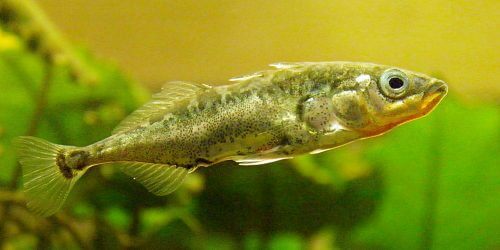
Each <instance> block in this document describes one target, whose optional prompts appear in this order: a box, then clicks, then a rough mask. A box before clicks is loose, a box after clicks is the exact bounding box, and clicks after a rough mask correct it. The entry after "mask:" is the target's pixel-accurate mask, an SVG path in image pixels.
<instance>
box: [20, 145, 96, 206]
mask: <svg viewBox="0 0 500 250" xmlns="http://www.w3.org/2000/svg"><path fill="white" fill-rule="evenodd" d="M14 146H15V147H16V149H17V153H18V156H19V162H20V163H21V166H22V172H23V178H22V179H23V190H24V194H25V196H26V199H27V206H28V208H29V209H30V210H32V211H33V212H34V213H36V214H39V215H42V216H49V215H52V214H54V213H56V212H57V211H58V210H59V209H60V208H61V206H62V205H63V203H64V201H65V200H66V197H67V196H68V193H69V192H70V190H71V188H72V187H73V185H74V184H75V183H76V181H77V180H78V179H79V178H80V177H81V176H82V175H83V174H84V173H85V170H86V169H87V168H84V166H83V165H82V163H83V162H84V160H85V159H83V160H82V158H84V157H82V156H88V154H82V152H85V151H83V150H79V149H78V148H76V147H71V146H63V145H57V144H53V143H50V142H48V141H45V140H42V139H39V138H35V137H29V136H21V137H18V138H16V139H15V140H14ZM75 149H76V150H75ZM75 153H76V154H75ZM75 156H76V157H75ZM69 165H72V166H69ZM79 165H80V166H79Z"/></svg>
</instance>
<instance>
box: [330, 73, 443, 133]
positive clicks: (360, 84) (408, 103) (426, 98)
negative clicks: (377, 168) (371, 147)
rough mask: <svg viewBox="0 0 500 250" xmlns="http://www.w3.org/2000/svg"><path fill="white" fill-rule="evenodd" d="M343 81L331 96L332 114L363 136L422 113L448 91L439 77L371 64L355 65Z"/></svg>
mask: <svg viewBox="0 0 500 250" xmlns="http://www.w3.org/2000/svg"><path fill="white" fill-rule="evenodd" d="M343 81H344V86H342V84H341V89H343V90H342V91H339V92H338V93H336V94H334V95H333V97H332V101H333V106H334V107H335V115H336V117H337V119H339V121H340V123H341V124H343V125H344V126H345V127H347V128H349V129H351V130H355V131H358V132H359V133H361V134H362V135H363V137H368V136H375V135H378V134H382V133H384V132H386V131H388V130H390V129H392V128H394V127H395V126H398V125H400V124H403V123H406V122H408V121H411V120H414V119H417V118H419V117H422V116H425V115H426V114H428V113H429V112H431V111H432V110H433V109H434V108H435V107H436V105H437V104H438V103H439V102H440V101H441V100H442V99H443V97H444V96H445V95H446V93H447V92H448V87H447V85H446V83H445V82H443V81H441V80H439V79H436V78H433V77H430V76H427V75H424V74H420V73H416V72H412V71H408V70H403V69H399V68H394V67H388V66H380V65H372V64H366V65H363V66H361V67H358V68H356V70H354V71H352V72H350V73H349V74H346V79H344V80H343ZM346 86H349V87H346Z"/></svg>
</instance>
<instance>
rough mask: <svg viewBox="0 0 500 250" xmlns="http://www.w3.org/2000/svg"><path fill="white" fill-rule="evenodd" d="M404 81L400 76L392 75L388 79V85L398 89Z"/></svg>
mask: <svg viewBox="0 0 500 250" xmlns="http://www.w3.org/2000/svg"><path fill="white" fill-rule="evenodd" d="M403 85H404V81H403V80H402V79H400V78H397V77H393V78H391V79H389V86H391V88H392V89H399V88H401V87H403Z"/></svg>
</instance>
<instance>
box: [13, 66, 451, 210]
mask: <svg viewBox="0 0 500 250" xmlns="http://www.w3.org/2000/svg"><path fill="white" fill-rule="evenodd" d="M272 66H273V67H274V69H270V70H265V71H261V72H257V73H254V74H251V75H247V76H243V77H238V78H233V79H231V80H232V82H233V83H232V84H229V85H222V86H208V85H204V84H196V83H188V82H172V83H169V84H167V85H165V87H164V88H163V90H162V91H161V92H160V93H158V94H156V95H154V96H153V99H152V100H151V102H149V103H147V104H145V105H144V106H143V107H142V108H140V109H138V110H137V111H135V112H134V113H132V114H131V115H130V116H129V117H128V118H126V119H125V120H124V121H122V123H121V124H120V125H119V126H118V127H117V128H116V129H115V131H114V132H113V135H112V136H110V137H108V138H106V139H104V140H102V141H99V142H96V143H94V144H92V145H89V146H86V147H71V146H62V145H55V144H51V143H49V142H46V141H43V140H41V139H38V138H33V137H20V138H19V139H18V141H17V142H16V144H17V145H18V148H19V152H20V156H21V157H20V162H21V164H22V165H23V176H24V179H25V185H24V187H25V190H26V194H27V196H28V199H29V203H28V205H29V206H30V207H31V208H33V209H34V210H35V211H37V212H38V213H40V214H42V215H50V214H53V213H55V212H56V211H57V210H58V209H59V208H60V206H61V205H62V203H63V202H64V199H65V198H66V196H67V194H68V192H69V190H70V189H71V187H72V186H73V184H74V183H75V182H76V180H78V178H79V177H80V176H81V175H82V174H83V173H84V172H85V171H86V170H87V169H89V168H90V167H92V166H97V165H102V164H105V163H110V162H121V163H122V165H123V167H122V170H123V171H124V172H125V173H127V174H129V175H131V176H132V177H134V178H135V179H136V180H138V181H139V182H141V183H142V184H143V185H145V186H146V188H148V190H149V191H151V192H153V193H155V194H157V195H165V194H168V193H170V192H172V191H174V190H175V189H176V188H177V187H178V186H179V185H180V184H181V183H182V180H183V179H184V178H185V176H186V175H187V174H188V173H189V172H192V171H194V170H196V169H197V168H198V167H207V166H211V165H213V164H216V163H218V162H221V161H226V160H233V161H236V162H238V163H239V164H241V165H259V164H265V163H269V162H273V161H277V160H282V159H287V158H292V157H294V156H297V155H300V154H304V153H318V152H322V151H325V150H329V149H332V148H335V147H338V146H340V145H343V144H346V143H349V142H352V141H355V140H358V139H363V138H367V137H372V136H376V135H379V134H382V133H384V132H386V131H388V130H390V129H391V128H393V127H395V126H397V125H399V124H402V123H405V122H407V121H410V120H413V119H416V118H418V117H421V116H423V115H425V114H427V113H429V112H430V111H431V110H432V109H433V108H434V107H435V106H436V105H437V103H438V102H439V101H440V100H441V99H442V98H443V97H444V95H445V94H446V92H447V86H446V84H445V83H444V82H442V81H440V80H438V79H435V78H432V77H429V76H426V75H423V74H419V73H415V72H411V71H407V70H402V69H398V68H394V67H389V66H383V65H377V64H370V63H353V62H320V63H292V64H288V63H286V64H285V63H280V64H274V65H272ZM44 176H46V177H44ZM47 176H48V177H47ZM42 180H45V181H42ZM49 181H50V182H49ZM47 182H48V184H47Z"/></svg>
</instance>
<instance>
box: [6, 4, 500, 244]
mask: <svg viewBox="0 0 500 250" xmlns="http://www.w3.org/2000/svg"><path fill="white" fill-rule="evenodd" d="M498 13H500V2H499V1H432V2H425V1H388V0H383V1H319V0H318V1H294V0H288V1H286V0H275V1H213V0H212V1H210V0H199V1H194V0H188V1H172V0H168V1H167V0H162V1H160V0H153V1H134V0H122V1H118V0H101V1H85V0H66V1H64V0H40V1H28V0H0V249H94V248H98V249H100V248H106V249H122V248H127V249H134V248H135V249H273V250H274V249H312V250H320V249H499V248H500V234H499V232H500V220H499V219H498V216H499V215H500V160H499V156H500V155H499V153H500V110H499V105H500V83H499V82H500V81H499V80H500V79H499V73H500V72H499V68H500V52H499V50H498V41H500V30H499V29H498V27H499V24H500V22H499V21H500V20H499V19H500V17H499V15H498ZM280 61H287V62H296V61H368V62H375V63H380V64H387V65H394V66H398V67H401V68H406V69H410V70H414V71H418V72H423V73H428V74H430V75H433V76H435V77H438V78H441V79H443V80H445V81H446V82H447V83H448V86H449V88H450V93H449V94H448V96H447V97H446V98H445V99H444V100H443V101H442V103H441V104H440V105H438V107H437V108H436V110H435V111H433V112H432V113H431V114H429V115H428V116H427V117H425V118H422V119H420V120H417V121H414V122H411V123H408V124H405V125H403V126H401V127H398V128H396V129H395V130H394V131H392V132H389V133H388V134H386V135H383V136H381V137H377V138H372V139H368V140H363V141H359V142H355V143H353V144H349V145H347V146H345V147H341V148H338V149H335V150H332V151H328V152H325V153H322V154H319V155H313V156H302V157H298V158H296V159H293V160H287V161H282V162H278V163H273V164H269V165H265V166H246V167H244V166H237V165H236V164H235V163H234V162H224V163H221V164H218V165H217V166H213V167H211V168H203V169H200V170H199V171H196V173H194V174H191V175H190V176H189V177H188V179H187V180H186V182H185V183H184V185H183V186H182V187H181V188H180V189H179V190H177V191H176V192H174V193H173V194H172V195H169V196H166V197H157V196H154V195H152V194H150V193H148V192H147V191H146V189H145V188H143V187H142V186H141V185H140V184H138V183H136V182H135V181H133V180H132V179H131V178H129V177H128V176H126V175H124V174H122V173H121V172H119V171H118V169H117V168H116V167H115V166H112V165H109V166H105V167H100V168H94V169H92V170H90V171H89V173H88V174H86V175H85V176H84V177H82V179H81V181H79V183H78V184H77V185H76V186H75V189H74V190H73V191H72V192H71V193H70V195H69V197H68V202H67V203H66V204H65V205H64V207H63V210H62V212H60V213H58V214H56V215H55V216H52V217H49V218H41V217H37V216H35V215H33V214H31V213H30V212H29V211H28V210H26V208H25V205H24V198H23V195H22V192H20V191H19V190H20V187H21V184H22V183H21V181H20V180H19V176H20V170H19V166H18V164H17V162H16V155H15V152H14V151H13V149H12V146H11V142H12V139H13V138H15V137H16V136H19V135H36V136H38V137H41V138H44V139H48V140H50V141H53V142H56V143H59V144H68V145H79V146H83V145H87V144H90V143H93V142H95V141H98V140H101V139H103V138H105V137H107V136H109V134H110V133H111V131H112V129H113V128H114V127H115V126H116V125H117V124H118V122H119V121H120V120H122V119H123V118H124V117H125V116H126V115H127V114H129V113H130V112H132V111H133V110H134V109H136V108H137V107H139V106H140V105H141V104H143V103H144V102H146V101H147V100H148V99H149V97H150V95H151V94H152V93H154V92H156V91H158V90H159V89H160V87H161V85H163V84H164V83H165V82H168V81H173V80H186V81H193V82H200V83H207V84H211V85H218V84H227V83H228V82H227V79H229V78H230V77H233V76H237V75H243V74H245V73H251V72H254V71H258V70H261V69H265V68H266V67H267V66H266V65H267V64H269V63H273V62H280Z"/></svg>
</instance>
